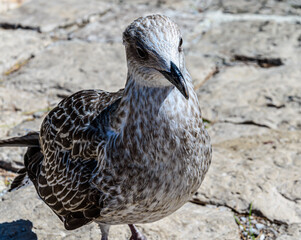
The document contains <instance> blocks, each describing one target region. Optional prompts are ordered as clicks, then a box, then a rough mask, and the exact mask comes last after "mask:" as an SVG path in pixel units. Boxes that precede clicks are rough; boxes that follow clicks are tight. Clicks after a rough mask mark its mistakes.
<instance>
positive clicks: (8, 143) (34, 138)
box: [0, 132, 40, 147]
mask: <svg viewBox="0 0 301 240" xmlns="http://www.w3.org/2000/svg"><path fill="white" fill-rule="evenodd" d="M39 146H40V143H39V133H38V132H30V133H28V134H26V135H24V136H22V137H13V138H9V139H4V140H0V147H39Z"/></svg>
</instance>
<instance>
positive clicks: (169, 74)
mask: <svg viewBox="0 0 301 240" xmlns="http://www.w3.org/2000/svg"><path fill="white" fill-rule="evenodd" d="M160 72H161V73H162V74H163V75H164V77H166V79H167V80H168V81H170V82H171V83H172V84H173V85H174V86H175V87H176V88H177V89H178V90H179V91H180V92H181V93H182V94H183V96H184V97H185V98H186V99H189V92H188V89H187V85H186V81H185V79H184V77H183V75H182V73H181V71H180V70H179V68H178V67H177V66H176V64H174V63H173V62H170V71H160Z"/></svg>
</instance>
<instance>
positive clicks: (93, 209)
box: [35, 90, 123, 229]
mask: <svg viewBox="0 0 301 240" xmlns="http://www.w3.org/2000/svg"><path fill="white" fill-rule="evenodd" d="M122 93H123V90H121V91H119V92H117V93H108V92H104V91H99V90H85V91H81V92H77V93H75V94H73V95H72V96H70V97H68V98H66V99H64V100H63V101H62V102H60V103H59V104H58V106H57V107H56V108H54V109H53V110H52V111H51V112H50V113H49V114H48V116H47V117H46V118H45V120H44V121H43V124H42V127H41V132H40V143H41V152H42V154H43V155H44V159H43V161H42V162H41V165H40V166H39V167H40V171H39V174H38V177H37V181H36V184H35V186H36V189H37V192H38V194H39V195H40V197H41V198H42V199H43V200H44V202H45V203H46V204H47V205H48V206H49V207H50V208H51V209H52V210H53V211H54V212H55V213H56V214H57V215H58V216H59V217H60V219H61V220H62V221H64V223H65V227H66V229H75V228H78V227H80V226H82V225H84V224H86V223H88V222H90V221H92V220H93V219H94V218H97V217H98V216H99V213H100V209H101V208H102V202H103V198H104V196H103V195H102V193H101V192H100V191H99V190H97V189H95V188H94V187H93V186H92V185H91V184H90V179H91V175H92V173H93V170H95V169H96V166H97V158H98V154H99V152H100V151H101V150H102V146H103V145H104V144H105V142H106V138H107V134H106V130H107V128H108V126H109V121H110V115H111V114H113V112H114V110H115V109H116V108H117V106H118V103H119V101H120V98H121V96H122Z"/></svg>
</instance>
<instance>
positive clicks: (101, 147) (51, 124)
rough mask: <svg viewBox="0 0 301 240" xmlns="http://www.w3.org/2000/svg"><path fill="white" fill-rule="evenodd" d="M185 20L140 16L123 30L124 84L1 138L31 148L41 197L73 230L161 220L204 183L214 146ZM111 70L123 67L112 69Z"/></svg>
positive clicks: (87, 93) (76, 100)
mask: <svg viewBox="0 0 301 240" xmlns="http://www.w3.org/2000/svg"><path fill="white" fill-rule="evenodd" d="M182 41H183V40H182V38H181V34H180V31H179V28H178V26H177V25H176V24H175V23H174V22H172V21H171V20H170V19H169V18H167V17H165V16H162V15H152V16H148V17H145V18H139V19H137V20H136V21H134V22H133V23H132V24H131V25H129V26H128V27H127V29H126V30H125V32H124V34H123V43H124V45H125V48H126V55H127V62H128V77H127V82H126V85H125V89H124V90H120V91H118V92H116V93H108V92H105V91H101V90H84V91H80V92H77V93H75V94H73V95H71V96H70V97H68V98H66V99H64V100H63V101H62V102H60V103H59V104H58V106H57V107H56V108H54V109H53V110H52V111H51V112H50V113H49V114H48V115H47V116H46V118H45V119H44V121H43V123H42V126H41V130H40V132H39V133H30V134H28V135H26V136H23V137H21V138H13V139H9V140H3V141H1V142H0V146H9V145H19V146H27V147H28V150H27V152H26V154H25V156H24V165H25V169H23V170H21V172H20V176H19V177H17V178H16V180H15V181H14V183H13V184H12V188H16V187H18V186H19V185H21V184H22V181H23V180H24V178H26V177H29V179H30V180H31V181H32V182H33V184H34V186H35V188H36V190H37V193H38V194H39V196H40V197H41V199H42V200H43V201H44V202H45V203H46V204H47V205H48V206H49V207H50V208H51V209H52V210H53V211H54V212H55V213H56V214H57V216H58V217H59V218H60V219H61V220H62V221H63V222H64V225H65V228H66V229H75V228H78V227H81V226H83V225H85V224H87V223H89V222H92V221H95V222H97V223H98V224H100V227H101V231H102V239H107V237H108V231H109V225H112V224H129V225H130V229H131V231H132V234H133V235H132V238H131V239H144V236H143V235H142V234H140V233H139V232H138V230H137V229H136V228H135V226H133V225H132V224H134V223H148V222H153V221H156V220H159V219H161V218H163V217H165V216H167V215H169V214H171V213H173V212H174V211H176V210H177V209H178V208H180V207H181V206H182V205H183V204H184V203H185V202H187V201H188V200H189V198H190V197H191V196H192V195H193V194H194V193H195V192H196V190H197V189H198V188H199V187H200V185H201V183H202V181H203V179H204V176H205V174H206V172H207V170H208V168H209V165H210V162H211V145H210V140H209V136H208V134H207V131H206V129H205V128H204V125H203V122H202V117H201V111H200V108H199V104H198V99H197V96H196V94H195V92H194V90H193V86H192V83H191V80H190V76H189V74H188V72H187V70H186V68H185V64H184V55H183V51H182V46H181V45H182ZM112 71H116V70H115V69H112Z"/></svg>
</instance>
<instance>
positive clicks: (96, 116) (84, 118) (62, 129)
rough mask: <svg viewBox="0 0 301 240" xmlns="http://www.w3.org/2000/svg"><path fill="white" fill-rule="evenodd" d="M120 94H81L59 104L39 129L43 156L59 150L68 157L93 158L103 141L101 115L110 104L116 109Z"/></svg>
mask: <svg viewBox="0 0 301 240" xmlns="http://www.w3.org/2000/svg"><path fill="white" fill-rule="evenodd" d="M122 94H123V90H120V91H119V92H116V93H109V92H105V91H101V90H84V91H80V92H77V93H75V94H73V95H71V96H70V97H68V98H66V99H64V100H63V101H62V102H60V103H59V104H58V106H57V107H56V108H54V109H53V110H52V111H51V112H50V113H49V114H48V116H47V117H46V118H45V120H44V122H43V124H42V127H41V133H40V136H41V142H42V147H43V151H44V153H46V152H47V153H48V152H49V153H52V152H53V151H54V150H55V149H57V148H60V149H62V150H70V151H71V154H72V157H82V158H84V159H86V158H88V159H89V158H96V157H97V156H98V152H97V149H99V148H100V147H101V144H102V142H103V141H104V140H105V139H106V133H105V130H106V129H104V127H105V126H103V124H104V123H102V122H101V121H103V119H104V116H103V114H101V113H102V112H103V111H104V110H105V109H106V108H107V107H109V106H111V105H112V104H113V103H115V105H116V102H117V103H118V102H119V100H120V98H121V96H122ZM117 105H118V104H117ZM99 145H100V146H99Z"/></svg>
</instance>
